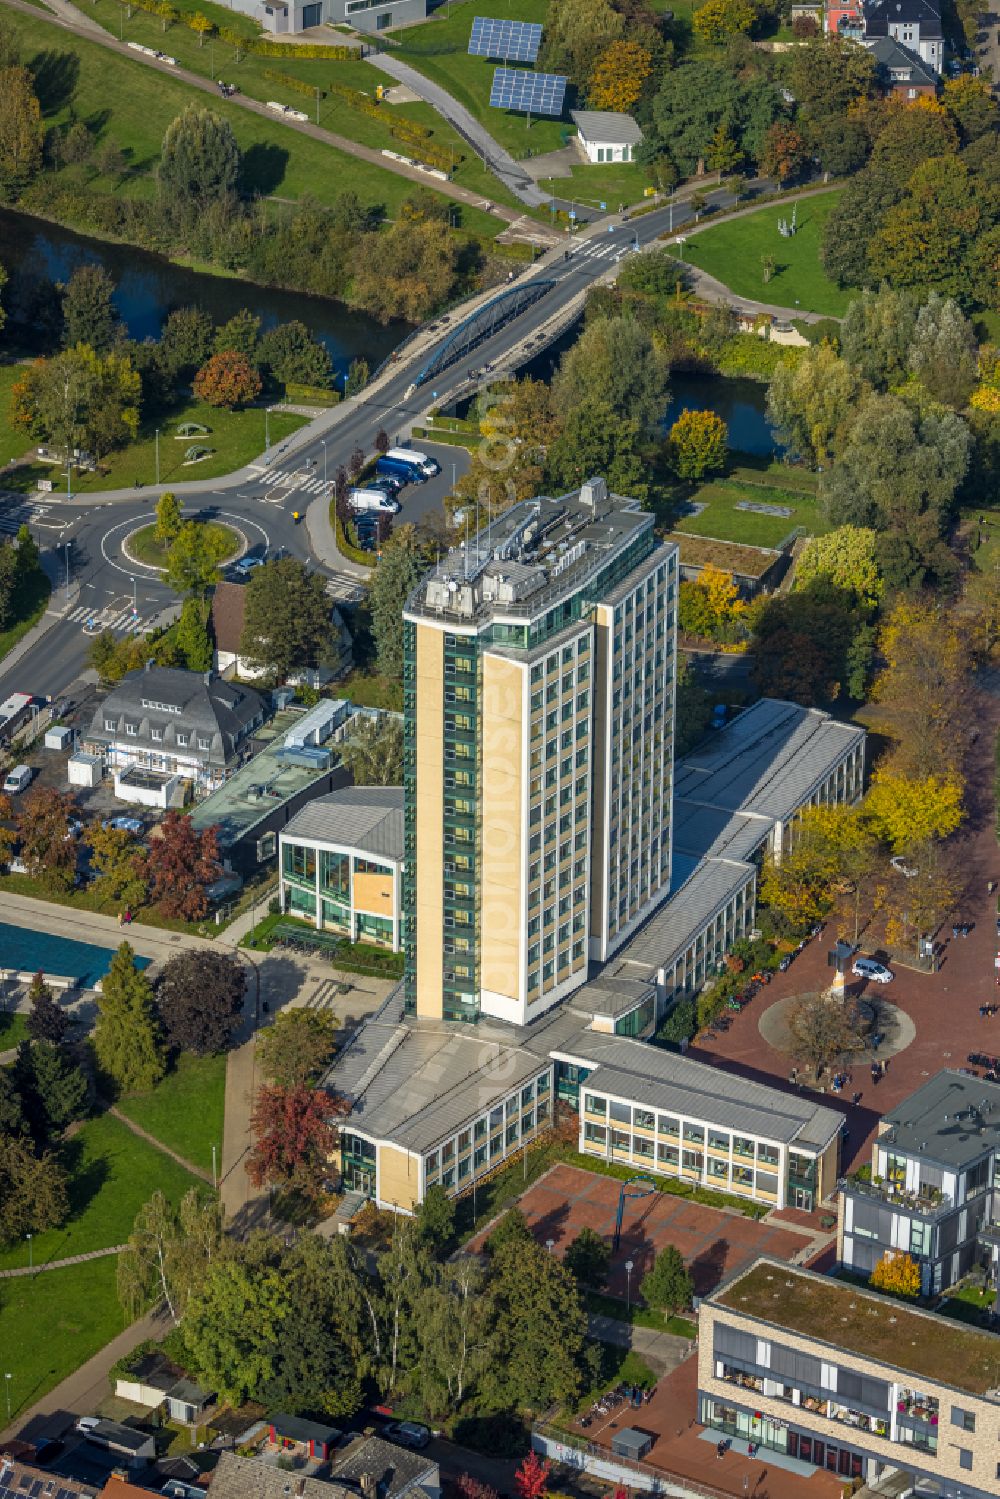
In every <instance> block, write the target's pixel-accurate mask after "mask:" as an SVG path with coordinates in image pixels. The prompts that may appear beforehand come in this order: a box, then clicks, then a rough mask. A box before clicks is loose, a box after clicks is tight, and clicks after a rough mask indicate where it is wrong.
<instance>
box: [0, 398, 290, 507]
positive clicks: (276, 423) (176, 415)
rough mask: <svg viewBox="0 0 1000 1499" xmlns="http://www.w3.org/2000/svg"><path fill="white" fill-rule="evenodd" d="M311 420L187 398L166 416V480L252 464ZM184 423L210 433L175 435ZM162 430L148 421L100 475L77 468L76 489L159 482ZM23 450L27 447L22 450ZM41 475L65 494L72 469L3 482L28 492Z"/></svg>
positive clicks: (1, 422) (43, 468)
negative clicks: (200, 455)
mask: <svg viewBox="0 0 1000 1499" xmlns="http://www.w3.org/2000/svg"><path fill="white" fill-rule="evenodd" d="M5 419H6V411H5V409H0V443H2V442H3V440H4V432H5V430H9V429H6V420H5ZM306 420H307V418H306V417H304V416H294V415H292V414H291V413H290V412H283V411H282V412H278V411H272V412H269V413H268V414H267V417H266V419H265V413H264V410H263V408H262V407H259V406H254V407H251V408H250V409H249V410H246V411H225V410H221V409H219V408H217V407H214V406H206V405H205V404H204V402H202V401H195V400H188V401H183V402H181V403H180V404H179V405H177V406H176V407H174V408H173V410H172V411H171V412H170V415H169V416H168V417H160V418H159V421H160V424H161V425H160V440H159V448H160V468H159V475H160V482H161V483H163V484H169V483H171V482H174V483H180V482H182V481H184V480H189V479H213V478H215V477H216V476H217V475H219V474H228V473H231V472H232V471H233V470H234V469H237V468H242V467H243V466H244V464H247V463H251V462H252V461H253V460H254V459H255V458H258V457H259V456H260V454H261V453H263V452H264V441H265V426H266V436H267V438H268V439H269V440H270V442H271V445H272V446H273V445H274V444H275V443H277V442H281V441H282V440H283V439H284V438H286V437H290V436H291V434H292V433H293V432H297V431H298V429H299V428H300V427H302V426H304V425H305V423H306ZM184 422H198V423H199V424H200V425H201V426H203V427H207V428H208V429H209V430H208V435H207V436H204V437H202V436H198V437H175V435H174V434H175V433H176V431H177V428H178V427H179V426H181V425H182V424H183V423H184ZM192 445H194V446H198V447H204V448H211V450H212V452H211V456H210V457H208V458H204V459H202V460H201V461H200V462H198V463H191V464H188V463H185V460H184V454H185V453H186V452H187V450H188V449H189V448H190V447H191V446H192ZM156 446H157V444H156V429H155V426H154V425H153V423H152V422H144V423H143V424H142V426H141V427H140V429H139V436H138V438H137V439H136V441H135V442H131V443H129V445H128V447H125V448H121V449H119V450H118V451H117V452H114V453H109V454H108V456H107V457H106V458H105V459H103V460H102V463H101V467H100V469H99V470H98V471H97V472H95V473H81V472H79V471H77V470H74V473H73V492H74V494H76V493H86V492H87V491H88V490H92V489H129V488H131V487H132V486H133V485H134V484H153V483H155V482H156V473H157V469H156ZM22 450H23V449H22ZM39 479H48V480H50V481H51V483H52V488H53V490H54V491H55V492H62V493H65V490H66V471H65V469H62V468H56V467H55V466H54V465H53V464H51V463H28V464H22V465H21V466H20V467H19V468H16V469H12V470H11V471H10V472H9V473H6V474H4V476H3V482H4V484H5V485H7V487H8V488H10V489H19V490H22V491H27V490H32V489H34V488H36V486H37V484H38V481H39Z"/></svg>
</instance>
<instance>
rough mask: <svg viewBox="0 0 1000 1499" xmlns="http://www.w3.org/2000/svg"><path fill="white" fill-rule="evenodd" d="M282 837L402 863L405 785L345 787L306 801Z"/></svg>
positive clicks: (283, 830)
mask: <svg viewBox="0 0 1000 1499" xmlns="http://www.w3.org/2000/svg"><path fill="white" fill-rule="evenodd" d="M281 836H282V837H283V838H292V839H295V838H307V839H309V840H310V841H312V842H315V843H330V844H334V845H337V846H340V847H343V848H354V849H358V850H360V851H361V852H363V853H366V854H370V855H371V856H372V857H373V858H375V859H392V860H394V861H395V862H396V863H397V864H401V863H402V861H403V788H402V786H342V787H341V788H340V789H339V790H338V791H331V792H330V793H329V794H328V795H327V796H317V797H316V798H315V799H314V800H313V801H310V802H307V803H306V805H305V806H304V807H301V808H300V809H299V811H298V812H296V814H295V816H294V817H293V818H292V819H291V821H290V822H289V823H288V825H287V826H286V827H284V828H282V830H281Z"/></svg>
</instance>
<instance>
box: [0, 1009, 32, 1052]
mask: <svg viewBox="0 0 1000 1499" xmlns="http://www.w3.org/2000/svg"><path fill="white" fill-rule="evenodd" d="M27 1039H28V1020H27V1016H26V1015H18V1014H14V1013H12V1012H11V1011H9V1010H4V1011H2V1012H0V1051H13V1050H14V1047H15V1046H20V1044H21V1042H22V1041H27Z"/></svg>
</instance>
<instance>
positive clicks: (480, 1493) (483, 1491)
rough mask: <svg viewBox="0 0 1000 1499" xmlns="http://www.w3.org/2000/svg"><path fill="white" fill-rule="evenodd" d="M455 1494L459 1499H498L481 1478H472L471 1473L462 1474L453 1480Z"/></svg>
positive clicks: (495, 1492)
mask: <svg viewBox="0 0 1000 1499" xmlns="http://www.w3.org/2000/svg"><path fill="white" fill-rule="evenodd" d="M455 1493H456V1494H457V1495H458V1496H459V1499H500V1496H499V1494H498V1493H497V1491H496V1489H495V1488H493V1487H492V1485H490V1484H488V1483H484V1482H483V1480H482V1479H481V1478H473V1476H472V1474H471V1473H463V1474H462V1476H461V1477H460V1478H456V1479H455Z"/></svg>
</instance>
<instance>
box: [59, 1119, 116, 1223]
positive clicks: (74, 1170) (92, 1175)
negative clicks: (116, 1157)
mask: <svg viewBox="0 0 1000 1499" xmlns="http://www.w3.org/2000/svg"><path fill="white" fill-rule="evenodd" d="M83 1146H84V1142H83V1140H82V1139H81V1138H80V1136H79V1135H75V1136H74V1137H73V1138H72V1139H69V1140H64V1141H63V1142H62V1146H61V1148H60V1152H59V1154H60V1156H61V1158H62V1164H63V1167H64V1169H65V1171H66V1174H67V1176H68V1177H69V1186H68V1194H67V1195H68V1198H69V1214H68V1217H67V1219H66V1221H67V1223H72V1222H73V1220H74V1219H75V1218H79V1217H80V1216H81V1214H82V1213H83V1212H84V1210H85V1209H86V1208H87V1207H89V1206H90V1204H91V1202H92V1201H93V1200H94V1198H95V1197H96V1196H97V1194H98V1192H99V1191H100V1190H101V1188H102V1187H103V1186H104V1183H105V1182H106V1181H107V1180H108V1177H109V1176H110V1174H111V1172H110V1169H109V1167H108V1163H107V1161H105V1160H89V1161H86V1162H85V1161H84V1159H83Z"/></svg>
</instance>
